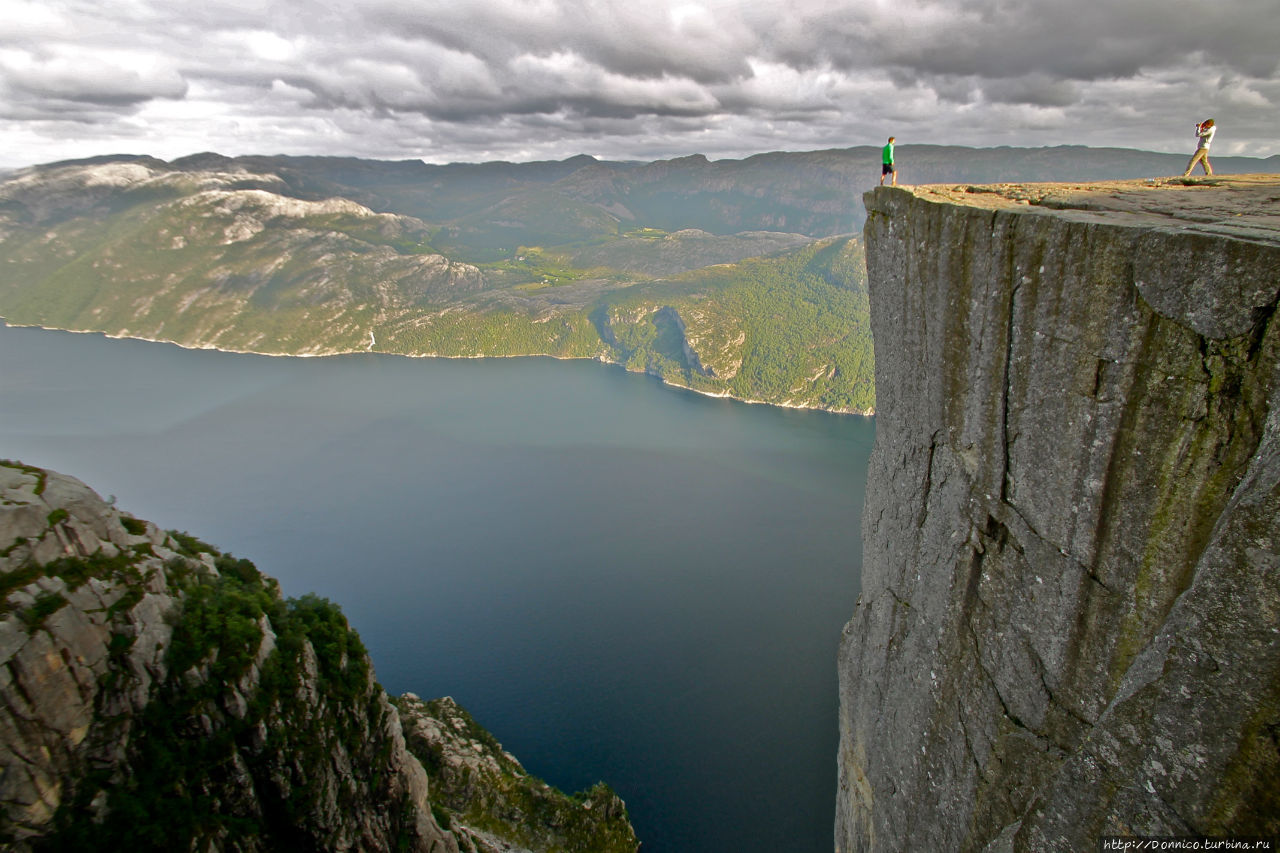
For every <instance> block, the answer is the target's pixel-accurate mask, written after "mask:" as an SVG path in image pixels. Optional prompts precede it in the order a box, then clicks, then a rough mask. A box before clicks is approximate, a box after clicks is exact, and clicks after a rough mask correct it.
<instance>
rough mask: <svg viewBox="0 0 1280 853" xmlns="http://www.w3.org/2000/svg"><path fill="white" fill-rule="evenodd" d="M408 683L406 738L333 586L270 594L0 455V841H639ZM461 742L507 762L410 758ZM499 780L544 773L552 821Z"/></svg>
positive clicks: (620, 847)
mask: <svg viewBox="0 0 1280 853" xmlns="http://www.w3.org/2000/svg"><path fill="white" fill-rule="evenodd" d="M410 699H412V701H410ZM400 701H401V704H402V705H405V704H406V703H407V704H408V706H409V707H408V709H407V712H406V714H407V715H406V717H405V720H406V721H407V726H408V727H410V728H411V730H412V732H413V741H414V743H413V744H412V745H410V746H407V745H406V737H405V729H404V727H403V725H404V724H402V722H401V715H400V713H399V712H398V711H397V709H396V707H395V706H394V705H393V704H392V703H391V701H390V700H389V699H388V697H387V696H386V694H385V693H384V692H383V690H382V688H381V687H380V686H379V685H378V684H377V682H376V681H375V680H374V673H373V668H372V664H371V663H370V661H369V658H368V655H367V654H366V653H365V650H364V647H363V645H362V644H361V642H360V639H359V637H358V636H357V635H356V634H355V632H354V631H352V630H351V629H350V628H349V627H348V626H347V623H346V619H345V618H344V617H343V616H342V613H341V611H340V610H339V609H338V608H337V607H336V606H334V605H333V604H331V603H330V602H328V601H325V600H324V599H320V598H317V597H315V596H303V597H302V598H300V599H284V598H283V597H282V596H281V595H280V590H279V587H278V585H277V584H276V582H275V581H274V580H273V579H271V578H268V577H265V576H264V575H262V574H261V573H259V572H258V570H257V569H256V568H255V567H254V566H253V564H252V563H250V562H249V561H247V560H238V559H235V558H233V557H231V556H230V555H227V554H223V553H221V552H219V551H218V550H217V549H216V548H213V547H212V546H210V545H207V544H205V543H203V542H200V541H199V540H198V539H195V538H194V537H191V536H189V535H187V534H183V533H177V532H165V531H162V530H160V529H158V528H157V527H156V526H155V525H154V524H152V523H150V522H146V521H143V520H140V519H137V518H134V517H132V516H129V515H128V514H124V513H121V512H120V511H119V510H117V509H116V508H115V507H113V506H110V505H109V504H108V503H106V502H104V501H103V500H102V499H101V498H100V497H99V496H98V495H97V494H95V493H94V492H93V491H92V490H91V489H89V488H88V487H87V486H85V485H84V484H83V483H81V482H80V481H78V480H75V479H74V478H71V477H67V476H64V475H61V474H57V473H54V472H51V471H46V470H43V469H40V468H34V467H30V466H27V465H23V464H21V463H16V462H9V461H0V847H3V848H4V849H6V850H14V851H31V850H46V849H48V850H70V849H75V850H121V849H129V848H136V849H144V850H146V849H155V850H201V851H233V850H234V851H260V850H284V849H288V850H334V851H341V850H360V851H370V853H374V852H375V851H421V853H459V851H460V850H461V851H463V853H488V851H505V853H513V851H531V850H532V851H548V850H553V849H555V850H574V849H584V850H585V849H599V850H609V851H615V850H616V851H632V853H633V851H634V850H635V849H636V848H637V847H638V844H637V843H636V841H635V835H634V832H633V831H632V829H631V826H630V823H629V822H628V819H627V815H626V809H625V806H624V804H623V803H622V801H621V800H620V799H618V798H617V797H616V795H613V794H612V792H611V791H608V789H607V787H605V786H603V785H601V786H597V788H599V789H600V790H599V791H596V789H593V791H592V792H587V793H588V794H590V793H593V792H595V793H596V794H597V796H595V797H590V798H588V797H585V796H579V797H578V798H571V797H568V796H566V795H564V794H561V793H560V792H558V791H555V790H554V789H551V788H549V787H548V786H546V785H545V784H544V783H541V782H540V781H539V780H536V779H533V778H532V777H529V776H528V775H527V774H526V773H524V770H523V768H520V767H519V764H518V763H517V762H515V760H514V759H513V758H510V757H509V756H506V754H505V753H503V752H502V749H501V747H500V746H499V745H498V744H497V741H496V740H494V739H493V737H492V735H489V734H488V733H487V732H485V731H484V730H483V729H481V728H480V727H479V726H477V725H475V724H474V722H469V727H468V728H467V734H468V737H467V738H466V739H465V741H462V742H459V738H453V739H450V738H445V737H432V736H430V733H429V732H428V733H426V734H424V732H423V731H422V729H423V728H424V726H427V727H428V728H430V726H428V724H427V723H426V722H425V720H426V719H427V718H426V716H425V714H424V713H423V712H420V711H419V709H418V707H417V706H421V705H423V703H421V702H418V701H417V700H416V697H405V698H404V699H402V700H400ZM442 701H443V700H442ZM448 707H449V708H451V709H453V711H454V716H459V715H461V716H465V712H463V711H462V710H461V709H458V708H457V706H456V705H453V704H452V702H449V703H448ZM410 712H411V713H410ZM466 719H467V720H468V721H470V718H469V717H466ZM436 728H439V727H438V726H437V727H436ZM460 752H464V753H467V754H468V755H470V756H479V757H480V758H483V759H485V760H492V759H491V758H490V755H491V753H496V754H497V755H500V756H506V759H509V761H510V763H511V764H512V765H513V766H514V768H518V773H517V772H515V771H514V770H511V768H507V767H505V766H504V773H499V774H491V775H488V776H485V777H484V779H482V780H480V783H473V784H472V785H471V787H470V788H469V789H468V790H466V791H463V792H462V793H459V792H457V791H456V790H455V788H456V786H455V785H453V784H452V783H451V782H450V781H449V780H447V779H446V784H445V786H444V787H443V788H442V790H441V793H440V795H439V796H437V797H436V798H435V799H432V798H429V796H428V794H429V783H428V776H427V772H426V771H425V770H424V769H423V764H422V761H421V760H420V758H425V759H426V760H428V761H431V762H434V763H435V764H440V765H443V766H445V767H449V766H454V765H457V764H459V763H461V762H460V761H459V760H455V758H454V756H456V755H457V754H459V753H460ZM476 760H479V759H476ZM504 760H505V759H504ZM505 771H510V772H505ZM516 776H518V779H516V780H515V781H511V777H516ZM503 785H505V786H508V787H518V786H524V787H529V788H536V789H538V790H539V791H540V792H541V802H542V803H544V804H545V808H544V811H545V812H547V814H549V815H551V816H553V817H554V818H555V819H556V822H555V824H554V825H547V824H546V823H545V822H544V821H543V820H542V817H545V816H546V815H539V814H536V813H530V814H528V815H527V816H526V817H527V819H526V820H525V821H524V822H523V824H521V825H519V826H517V827H516V828H515V829H513V827H512V826H510V825H504V824H503V823H502V822H501V820H496V821H495V820H488V819H489V818H490V817H491V815H490V812H491V811H493V810H492V809H490V808H489V806H490V805H491V804H492V803H493V802H494V799H493V798H492V797H488V796H487V791H488V790H489V788H491V787H493V786H503ZM606 794H607V796H606ZM445 798H447V799H448V803H444V802H441V803H439V804H438V803H437V802H436V801H435V800H443V799H445ZM584 803H585V805H584ZM592 805H598V806H599V808H597V809H596V810H595V811H594V812H593V811H592V809H591V806H592ZM455 809H456V811H454V810H455ZM437 813H438V814H439V815H440V816H441V820H440V821H438V820H437V818H436V817H435V814H437ZM441 821H443V822H444V823H445V826H444V827H442V826H441V825H440V823H441ZM486 821H487V822H486ZM477 822H480V823H483V824H484V825H483V826H479V827H475V828H473V827H472V825H473V824H476V823H477ZM517 829H518V831H516V830H517ZM565 836H569V837H571V838H572V839H574V840H576V841H578V842H579V846H577V847H573V846H565V845H564V844H563V843H561V842H562V839H563V837H565ZM606 841H607V846H606V844H605V842H606ZM557 845H559V846H557Z"/></svg>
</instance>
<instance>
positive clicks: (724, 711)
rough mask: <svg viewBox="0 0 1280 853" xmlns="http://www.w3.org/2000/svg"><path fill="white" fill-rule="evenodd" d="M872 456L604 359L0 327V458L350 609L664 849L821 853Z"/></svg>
mask: <svg viewBox="0 0 1280 853" xmlns="http://www.w3.org/2000/svg"><path fill="white" fill-rule="evenodd" d="M873 432H874V426H873V424H872V422H871V421H869V420H864V419H860V418H856V417H842V416H835V415H827V414H822V413H815V412H800V411H790V410H782V409H777V408H772V407H763V406H748V405H745V404H742V403H736V402H732V401H727V400H717V399H710V398H706V397H700V396H697V395H694V394H690V393H687V392H683V391H678V390H674V389H670V388H667V387H665V386H662V385H660V384H659V383H657V382H656V381H654V380H652V379H649V378H647V377H642V376H636V375H633V374H628V373H625V372H624V371H622V370H620V369H617V368H610V367H605V366H602V365H599V364H595V363H589V362H556V361H551V360H547V359H513V360H478V361H438V360H415V359H406V358H400V357H395V356H385V355H353V356H342V357H333V358H323V359H282V358H267V357H261V356H246V355H233V354H228V353H217V352H210V351H189V350H183V349H180V348H177V347H173V346H169V345H164V344H154V343H147V342H141V341H118V340H108V339H106V338H103V337H101V336H96V335H72V334H68V333H64V332H52V331H45V330H38V329H21V328H18V329H15V328H8V327H4V326H2V325H0V457H8V458H14V459H20V460H22V461H23V462H26V463H28V464H32V465H41V466H45V467H49V468H53V469H55V470H58V471H62V472H64V473H68V474H71V475H73V476H76V477H79V478H80V479H82V480H84V481H85V482H87V483H88V484H89V485H90V486H92V487H93V488H94V489H96V490H97V491H98V492H99V493H101V494H103V495H104V496H105V495H108V494H111V495H115V496H116V497H117V499H118V505H119V506H121V507H122V508H123V509H125V510H127V511H129V512H132V513H134V514H135V515H138V516H139V517H142V518H147V519H150V520H153V521H155V522H156V523H158V524H160V525H161V526H163V527H166V528H170V529H175V528H176V529H182V530H187V531H189V532H191V533H192V534H194V535H196V536H198V537H199V538H201V539H204V540H205V541H208V542H212V543H214V544H216V545H217V546H219V547H220V548H222V549H224V550H227V551H230V552H232V553H234V554H235V555H236V556H240V557H247V558H249V559H251V560H253V561H254V562H255V563H256V564H257V565H258V567H259V568H261V569H262V570H263V571H264V572H266V573H268V574H270V575H273V576H275V577H277V578H279V579H280V582H281V584H282V586H283V589H284V591H285V593H286V594H287V595H295V596H296V595H301V594H303V593H305V592H316V593H319V594H320V595H323V596H325V597H328V598H330V599H332V600H334V601H336V602H338V603H339V604H340V605H341V606H342V608H343V610H344V612H345V613H346V614H347V617H348V618H349V619H350V621H351V623H352V624H353V626H354V627H355V628H356V629H357V630H359V632H360V634H361V636H362V638H363V639H364V642H365V644H366V646H368V648H369V651H370V654H371V655H372V657H373V661H374V666H375V669H376V671H377V674H378V678H379V680H380V681H381V682H382V683H383V685H384V686H385V687H386V688H387V689H388V691H390V692H392V693H401V692H405V691H412V692H414V693H417V694H419V695H421V696H424V697H428V698H429V697H433V696H440V695H451V696H453V697H454V698H456V699H457V700H458V701H459V702H460V703H461V704H462V705H463V706H464V707H466V708H467V709H468V710H470V711H471V712H472V713H473V714H474V716H475V717H476V718H477V719H478V720H479V721H480V722H481V723H482V724H483V725H485V726H487V727H488V728H489V729H490V730H491V731H493V732H494V734H495V735H496V736H497V737H498V738H499V740H501V741H502V742H503V745H504V746H505V747H506V748H507V749H508V750H510V751H512V752H513V753H515V755H516V756H517V757H518V758H519V759H520V760H521V762H522V763H524V765H525V766H526V768H527V769H528V770H529V771H530V772H532V773H534V774H536V775H539V776H542V777H543V778H545V779H547V780H548V781H549V782H551V783H552V784H554V785H556V786H557V787H559V788H561V789H563V790H566V791H575V790H580V789H582V788H585V787H587V786H589V785H591V784H592V783H594V782H595V781H596V780H598V779H604V780H606V781H608V782H609V784H610V785H612V786H613V787H614V788H615V789H616V790H617V791H618V792H619V793H620V794H621V795H622V797H623V798H624V799H625V800H626V801H627V804H628V807H629V808H630V810H631V815H632V820H633V823H634V824H635V826H636V830H637V833H638V834H639V836H640V838H641V840H642V841H643V843H644V848H643V849H644V850H645V851H646V853H652V852H653V851H657V853H669V852H670V853H684V851H690V853H703V852H704V851H706V852H707V853H717V851H725V853H752V851H760V853H766V851H767V852H768V853H776V851H799V852H800V853H803V851H814V853H817V851H830V850H831V848H832V823H833V819H834V800H835V789H836V766H835V757H836V744H837V740H838V733H837V724H836V705H837V694H836V663H835V655H836V645H837V642H838V638H839V633H840V628H841V626H842V624H843V622H844V620H846V619H847V618H848V617H849V615H850V614H851V613H852V610H853V603H854V600H855V598H856V596H857V591H858V572H859V569H860V548H859V538H858V532H859V522H858V517H859V512H860V510H861V506H862V495H863V483H864V480H865V469H866V459H867V456H868V454H869V452H870V447H871V442H872V438H873Z"/></svg>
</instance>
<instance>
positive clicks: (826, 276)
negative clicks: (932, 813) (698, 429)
mask: <svg viewBox="0 0 1280 853" xmlns="http://www.w3.org/2000/svg"><path fill="white" fill-rule="evenodd" d="M247 160H248V162H239V161H237V162H235V163H228V162H227V161H226V159H225V158H218V157H216V156H214V155H204V156H200V157H196V158H192V159H191V160H189V161H187V162H185V163H183V164H181V165H182V166H183V167H184V168H173V167H171V166H169V165H166V164H159V163H157V162H155V161H150V160H140V159H124V160H108V161H98V162H90V163H74V164H64V165H57V166H53V167H47V168H37V169H32V170H27V171H25V172H23V173H21V174H20V175H18V176H17V177H14V178H12V179H10V180H9V181H7V182H5V183H3V184H0V238H3V239H2V241H0V270H3V276H0V314H2V315H3V316H4V317H5V318H6V319H7V320H8V321H9V322H11V323H16V324H33V325H42V326H51V327H58V328H65V329H72V330H90V331H102V332H106V333H108V334H111V335H118V336H127V337H139V338H149V339H157V340H169V341H173V342H176V343H178V344H182V345H184V346H191V347H216V348H219V349H226V350H236V351H247V352H260V353H268V354H290V355H321V354H329V353H340V352H353V351H364V350H377V351H380V352H393V353H401V354H405V355H438V356H511V355H551V356H556V357H562V358H595V359H601V360H604V361H611V362H616V363H619V364H625V365H627V366H628V367H629V368H631V369H636V370H647V371H649V372H651V373H654V374H656V375H659V376H662V377H663V379H665V380H666V381H668V382H672V383H675V384H679V385H684V386H687V387H692V388H695V389H697V390H699V391H704V392H706V393H711V394H721V395H732V396H736V397H740V398H743V399H749V400H762V401H767V402H773V403H782V404H787V405H799V406H820V407H823V408H832V409H836V410H840V411H867V410H870V409H871V408H872V406H873V404H874V401H873V399H872V396H871V378H870V373H869V369H866V368H868V366H869V361H868V360H867V359H866V356H867V355H868V354H869V352H870V341H869V339H867V338H866V336H865V329H866V324H865V322H859V321H858V318H859V317H862V318H865V316H866V309H865V291H864V290H863V288H862V271H861V263H860V260H859V259H860V256H861V252H860V250H859V248H858V243H857V240H856V239H855V238H852V237H848V236H845V237H838V238H832V239H830V240H826V241H820V240H819V241H815V240H814V239H813V238H812V237H810V236H807V235H804V234H794V233H782V232H776V231H745V232H740V233H734V234H724V235H721V234H715V233H711V232H708V231H705V230H695V229H681V230H679V231H676V232H666V231H663V230H661V229H657V228H653V227H647V226H646V227H637V228H630V227H628V228H623V229H622V230H619V229H620V228H621V226H620V225H619V221H618V219H617V217H616V216H615V215H614V214H612V213H608V212H607V211H604V210H602V209H601V208H600V207H598V206H594V205H591V204H588V203H587V202H585V201H582V200H581V199H572V198H570V199H569V200H568V201H563V200H562V202H554V199H561V198H562V197H561V196H560V195H559V194H558V192H557V191H553V190H551V189H548V187H547V186H542V185H538V186H533V187H532V188H530V184H537V183H538V181H542V183H543V184H554V183H556V177H557V175H559V176H561V177H560V178H559V180H561V181H563V180H567V179H570V178H572V177H573V175H575V174H578V173H580V172H582V171H584V170H585V171H592V170H594V169H596V168H597V165H596V164H594V163H586V164H574V163H572V162H570V163H566V164H555V168H552V167H551V166H547V167H546V168H545V169H538V170H534V171H532V172H530V170H529V169H521V170H517V171H520V172H521V174H524V175H525V177H524V178H523V179H522V181H523V183H522V184H521V185H520V186H521V187H522V189H520V190H519V191H518V192H517V191H515V190H513V189H512V187H513V183H512V181H513V179H512V178H511V176H510V172H511V171H512V170H511V169H497V170H493V171H485V170H481V171H479V172H476V171H475V170H461V173H459V172H458V171H457V170H450V169H445V170H444V173H443V174H444V175H445V177H447V178H448V180H449V181H451V182H452V183H450V184H449V188H448V190H449V192H450V193H452V197H453V198H454V199H455V202H454V203H452V204H451V205H450V207H451V209H452V210H453V211H454V212H455V213H456V214H458V215H457V216H456V217H455V218H454V219H451V220H449V221H447V222H443V223H441V222H427V221H424V220H423V219H419V218H417V217H415V216H412V215H409V214H406V213H400V212H392V211H391V210H375V209H374V208H373V207H369V206H367V205H366V204H365V203H363V202H367V203H368V204H378V205H379V206H380V207H384V208H385V207H390V206H391V205H389V204H387V203H386V202H385V199H384V198H383V197H382V196H378V197H377V198H374V194H375V193H374V191H375V190H376V191H377V192H378V193H383V194H393V195H394V194H395V193H398V194H399V195H396V196H395V197H397V198H412V199H420V200H430V199H435V198H436V196H435V195H434V194H433V193H432V192H431V191H429V190H428V189H425V188H424V187H423V186H419V187H418V188H417V189H416V190H415V191H414V192H410V191H409V190H408V189H407V187H409V186H410V183H409V181H408V179H404V180H400V181H397V180H396V176H400V175H401V173H402V172H405V171H409V172H413V173H417V172H419V171H420V170H419V169H417V168H413V167H406V166H404V165H402V164H375V163H369V162H362V161H355V162H347V161H341V162H338V163H334V162H330V161H325V162H324V163H323V164H322V165H323V167H324V168H323V169H319V168H315V169H311V170H310V171H304V170H302V169H301V167H300V166H299V165H298V164H296V163H294V162H293V161H288V160H285V161H284V162H282V163H268V162H262V161H260V160H255V159H253V158H247ZM303 165H308V166H310V165H312V164H309V163H307V164H303ZM418 165H419V166H421V165H422V164H418ZM198 167H199V168H198ZM215 169H221V171H219V170H215ZM269 169H274V171H269ZM566 172H568V174H567V175H566V174H565V173H566ZM459 174H461V176H462V177H461V178H460V177H459ZM530 174H531V175H532V177H530ZM339 178H341V179H345V180H349V181H353V182H359V183H360V185H359V186H354V187H352V186H343V187H339V186H338V184H337V183H336V179H339ZM463 178H465V180H463ZM441 180H444V178H442V179H441ZM379 181H386V182H388V183H389V184H390V185H391V186H390V187H388V186H387V185H385V184H383V183H379ZM495 187H496V189H495ZM393 188H395V189H394V192H393ZM339 190H341V192H342V193H344V194H336V193H338V191H339ZM473 196H483V197H484V199H485V202H484V203H485V204H488V205H489V206H488V207H487V208H484V209H482V210H476V209H473V208H477V206H478V205H479V204H480V203H479V202H476V201H474V199H473ZM495 198H496V199H497V200H496V201H494V199H495ZM379 199H381V201H379ZM553 202H554V203H553ZM423 203H424V204H425V203H426V202H425V201H424V202H423ZM432 203H439V202H438V200H437V201H435V202H432ZM557 205H558V206H557ZM553 209H554V211H555V213H554V215H553V214H552V212H551V211H553ZM566 211H567V212H566ZM601 223H605V225H602V224H601ZM575 229H576V230H575ZM606 232H607V233H608V235H609V236H607V237H601V236H599V235H600V234H602V233H606ZM588 234H589V235H595V236H594V237H593V239H591V240H586V241H583V242H577V243H570V244H559V245H554V246H548V245H538V244H533V243H531V242H526V243H518V244H517V243H516V242H514V241H515V239H516V238H518V239H520V240H526V241H532V240H542V239H555V240H564V239H567V238H570V237H582V236H584V235H588ZM496 235H502V239H504V240H506V239H508V238H511V240H512V242H511V245H510V247H508V248H503V249H502V250H501V252H497V251H496V250H495V249H494V247H493V246H492V245H491V243H492V242H493V240H494V239H496ZM441 246H444V248H440V247H441ZM748 292H751V293H752V295H751V296H750V298H746V296H745V294H747V293H748ZM793 307H798V308H799V309H801V310H799V311H798V312H797V311H793V310H792V308H793ZM757 309H759V310H760V313H750V314H748V313H744V312H746V311H756V310H757ZM845 318H847V319H845ZM668 320H670V321H671V322H668ZM842 324H844V326H845V327H844V328H843V329H842V328H839V327H840V326H841V325H842ZM806 329H809V330H812V331H819V330H820V331H821V335H820V336H819V337H814V338H809V337H806V334H807V333H806ZM686 330H688V333H687V334H686ZM855 367H856V368H857V369H854V368H855Z"/></svg>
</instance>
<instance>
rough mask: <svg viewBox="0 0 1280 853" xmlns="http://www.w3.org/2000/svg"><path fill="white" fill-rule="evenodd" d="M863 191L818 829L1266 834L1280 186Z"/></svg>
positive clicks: (1074, 846) (1032, 842) (1279, 504)
mask: <svg viewBox="0 0 1280 853" xmlns="http://www.w3.org/2000/svg"><path fill="white" fill-rule="evenodd" d="M865 198H866V207H867V211H868V220H867V226H866V231H865V235H866V244H867V263H868V270H869V274H870V279H871V305H872V321H873V332H874V336H875V342H876V344H875V346H876V349H875V355H876V385H877V400H878V413H877V414H878V421H877V443H876V448H875V451H874V453H873V455H872V461H871V473H870V480H869V482H868V486H867V505H866V509H865V513H864V521H863V539H864V549H865V553H864V576H863V592H862V597H861V599H860V600H859V602H858V605H857V608H856V610H855V612H854V615H853V618H852V620H851V621H850V622H849V624H848V626H847V627H846V630H845V637H844V640H843V642H842V645H841V655H840V676H841V746H840V756H839V766H840V779H839V785H840V787H839V794H838V796H839V800H838V809H837V811H838V813H837V825H836V849H837V850H839V851H854V850H949V851H950V850H956V851H959V850H984V849H987V850H1001V851H1003V850H1036V851H1041V850H1083V849H1092V847H1093V845H1095V844H1096V843H1097V838H1098V836H1100V835H1103V834H1123V833H1134V834H1160V835H1177V834H1185V833H1227V832H1231V833H1237V834H1254V833H1264V832H1265V833H1276V832H1280V793H1277V792H1280V521H1278V520H1277V519H1280V396H1278V389H1280V366H1278V364H1280V358H1278V356H1280V329H1278V328H1277V325H1278V324H1277V323H1275V322H1273V316H1274V313H1275V309H1276V304H1277V296H1278V293H1280V204H1278V202H1280V178H1277V177H1275V176H1271V177H1266V176H1257V177H1252V178H1241V179H1226V180H1222V181H1215V182H1205V183H1201V184H1197V185H1194V186H1186V185H1182V184H1180V183H1177V184H1174V183H1160V182H1146V183H1143V182H1117V183H1114V184H1108V185H1096V186H1092V187H1068V186H1062V185H1026V186H1001V187H985V188H976V187H969V188H963V187H960V188H940V187H933V188H917V189H915V190H911V189H904V188H897V189H890V188H880V189H877V190H876V191H874V192H871V193H868V194H867V196H866V197H865Z"/></svg>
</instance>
